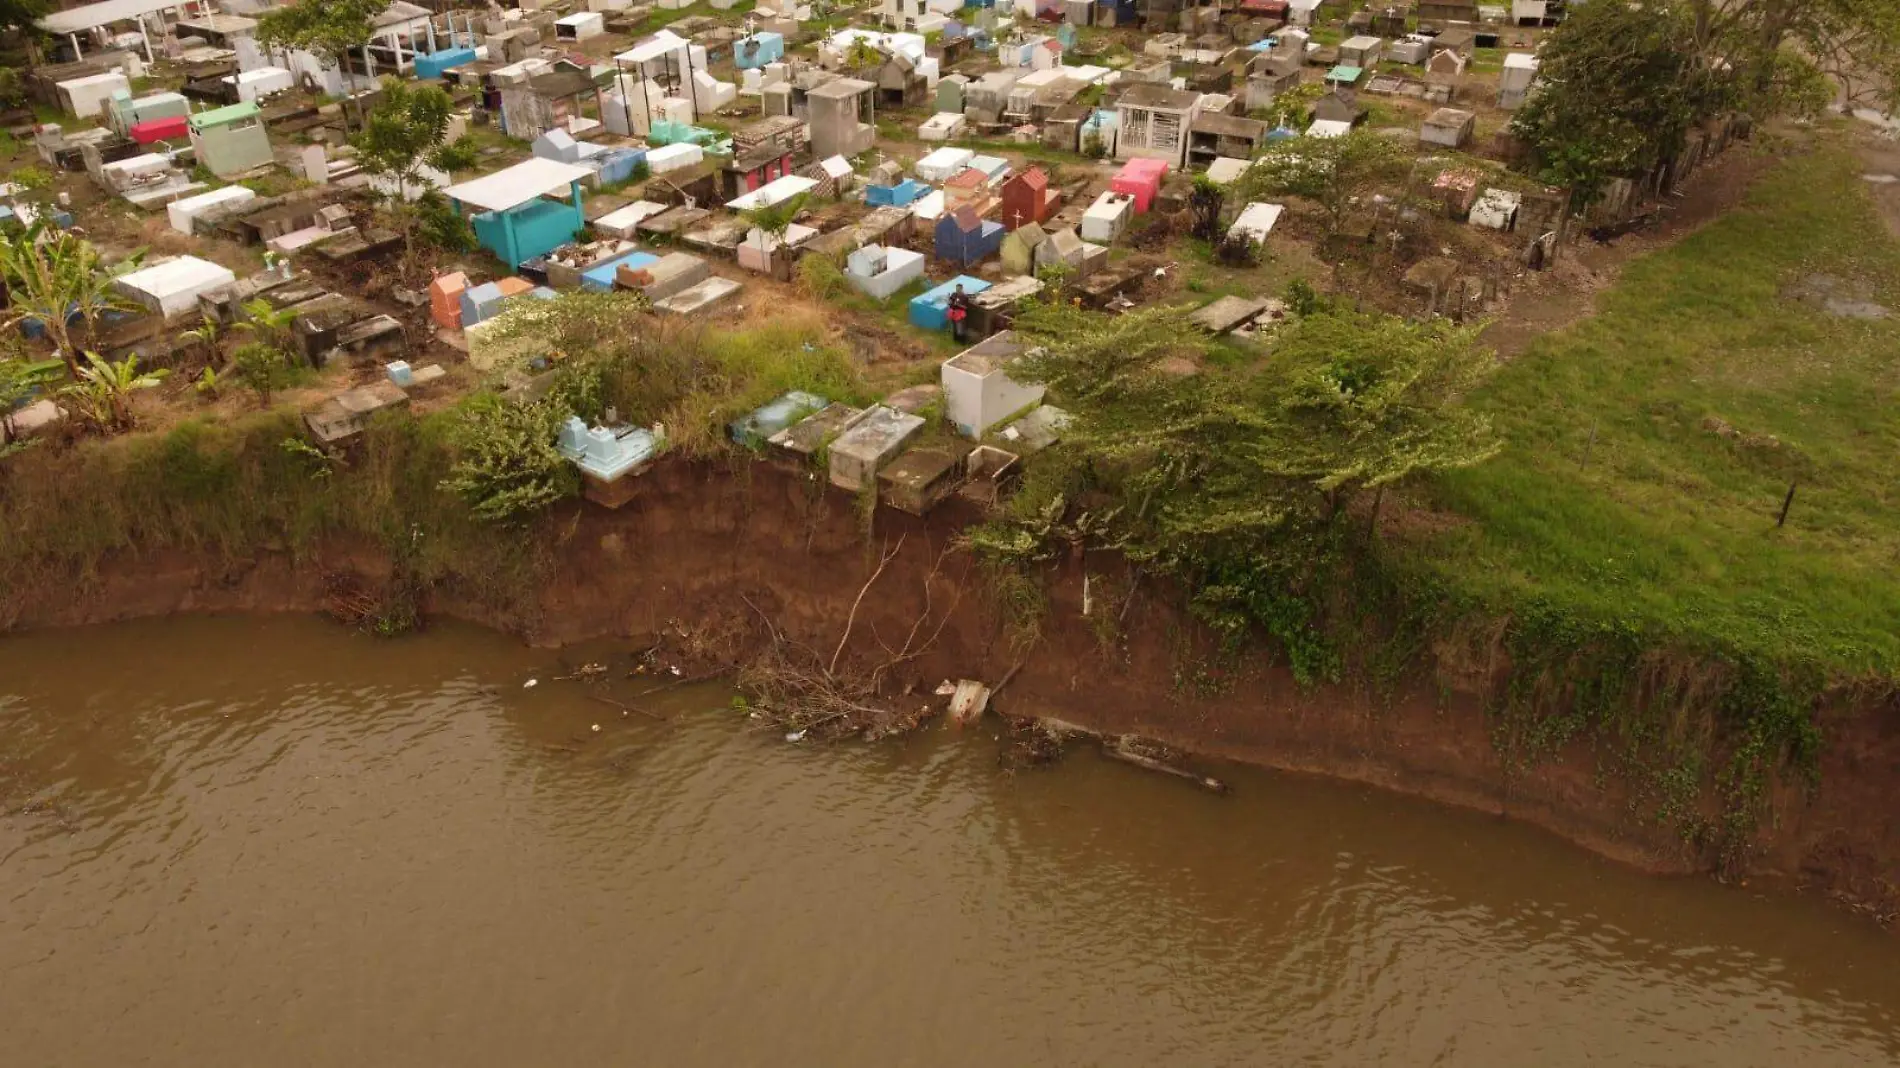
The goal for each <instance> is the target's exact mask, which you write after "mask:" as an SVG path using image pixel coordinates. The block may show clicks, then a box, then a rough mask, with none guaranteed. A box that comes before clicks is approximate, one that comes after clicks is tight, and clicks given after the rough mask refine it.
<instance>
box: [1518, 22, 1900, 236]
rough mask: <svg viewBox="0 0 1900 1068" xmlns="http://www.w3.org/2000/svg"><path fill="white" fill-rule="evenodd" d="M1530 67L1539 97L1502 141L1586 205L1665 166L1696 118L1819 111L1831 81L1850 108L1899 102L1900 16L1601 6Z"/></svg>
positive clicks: (1563, 29)
mask: <svg viewBox="0 0 1900 1068" xmlns="http://www.w3.org/2000/svg"><path fill="white" fill-rule="evenodd" d="M1538 56H1539V67H1538V73H1539V78H1540V81H1541V83H1542V84H1541V86H1540V88H1539V89H1538V91H1537V92H1536V93H1534V94H1533V95H1532V96H1531V98H1530V100H1528V101H1527V102H1526V103H1525V106H1524V107H1523V108H1521V109H1520V110H1519V111H1518V113H1517V115H1516V116H1515V118H1514V119H1513V120H1512V123H1511V130H1512V132H1513V133H1514V134H1515V135H1516V136H1517V137H1519V138H1520V139H1521V140H1523V141H1524V142H1525V144H1526V145H1528V146H1529V147H1530V148H1531V149H1532V151H1533V153H1534V154H1535V157H1536V160H1537V167H1538V172H1537V176H1538V178H1539V179H1540V180H1542V181H1545V182H1549V183H1551V184H1553V185H1562V186H1568V187H1570V188H1572V189H1573V190H1575V191H1576V193H1577V194H1578V197H1579V199H1580V200H1581V201H1582V202H1584V203H1588V202H1589V201H1591V200H1593V199H1595V198H1596V197H1597V196H1599V195H1600V194H1601V192H1602V190H1603V187H1604V185H1605V184H1607V183H1608V182H1609V181H1610V180H1612V179H1615V178H1639V177H1642V176H1644V175H1647V174H1649V173H1651V172H1652V171H1654V170H1655V169H1656V168H1657V167H1658V166H1660V165H1662V164H1663V163H1665V162H1667V161H1668V160H1670V159H1671V158H1673V157H1674V156H1675V155H1676V153H1677V152H1679V151H1680V150H1681V148H1682V147H1683V145H1684V143H1685V142H1686V140H1687V137H1688V134H1689V131H1690V129H1691V128H1692V127H1693V126H1694V125H1695V124H1696V123H1697V122H1700V121H1702V120H1703V119H1706V118H1709V117H1711V116H1715V115H1722V114H1726V113H1731V112H1737V111H1740V112H1746V113H1749V114H1752V115H1755V116H1757V117H1763V118H1765V117H1767V116H1769V115H1774V114H1795V115H1810V114H1813V113H1815V112H1818V111H1819V110H1821V109H1822V108H1824V107H1825V106H1826V105H1827V103H1828V101H1829V100H1831V99H1832V98H1833V96H1834V95H1835V91H1834V87H1833V86H1832V85H1830V84H1829V83H1828V75H1830V74H1831V75H1832V76H1833V77H1834V78H1835V79H1836V80H1837V81H1839V83H1840V85H1841V89H1842V92H1843V94H1844V96H1845V97H1846V98H1847V99H1849V100H1854V99H1862V100H1863V101H1866V100H1871V99H1874V98H1879V99H1882V100H1884V101H1885V102H1886V104H1887V105H1888V106H1893V105H1894V104H1896V103H1900V96H1896V95H1895V94H1896V92H1900V79H1897V78H1896V76H1900V4H1894V3H1892V2H1891V0H1719V2H1718V0H1667V2H1650V3H1642V4H1637V3H1634V2H1632V0H1602V2H1592V3H1590V4H1588V5H1586V6H1583V7H1579V8H1576V9H1573V10H1572V12H1571V14H1570V17H1569V18H1567V19H1566V20H1565V21H1564V22H1563V24H1562V25H1560V26H1559V27H1558V28H1557V31H1556V32H1555V33H1553V34H1552V35H1551V36H1550V37H1549V39H1548V40H1547V41H1546V42H1545V44H1544V47H1543V48H1542V49H1540V50H1539V52H1538ZM1817 64H1819V66H1817ZM1823 69H1825V70H1826V72H1827V73H1826V74H1824V73H1823Z"/></svg>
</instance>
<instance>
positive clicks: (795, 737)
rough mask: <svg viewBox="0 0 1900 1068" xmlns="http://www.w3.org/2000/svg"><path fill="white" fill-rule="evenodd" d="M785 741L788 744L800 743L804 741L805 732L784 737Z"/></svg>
mask: <svg viewBox="0 0 1900 1068" xmlns="http://www.w3.org/2000/svg"><path fill="white" fill-rule="evenodd" d="M785 740H786V741H788V742H802V741H804V740H805V732H804V731H793V732H792V733H790V734H788V735H786V736H785Z"/></svg>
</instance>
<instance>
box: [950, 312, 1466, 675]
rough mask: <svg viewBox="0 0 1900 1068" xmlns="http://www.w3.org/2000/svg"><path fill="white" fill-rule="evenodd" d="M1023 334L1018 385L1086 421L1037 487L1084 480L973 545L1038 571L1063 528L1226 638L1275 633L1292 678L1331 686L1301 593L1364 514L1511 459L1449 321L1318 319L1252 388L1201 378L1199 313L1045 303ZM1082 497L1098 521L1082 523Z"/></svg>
mask: <svg viewBox="0 0 1900 1068" xmlns="http://www.w3.org/2000/svg"><path fill="white" fill-rule="evenodd" d="M1016 329H1017V331H1018V332H1019V334H1020V335H1022V337H1023V338H1024V339H1025V340H1026V341H1027V342H1028V343H1029V344H1030V345H1032V346H1033V347H1032V348H1031V349H1030V351H1029V353H1028V354H1027V355H1026V356H1025V357H1024V359H1023V361H1022V363H1021V364H1020V365H1019V366H1018V368H1017V369H1016V370H1015V371H1013V372H1012V373H1013V374H1015V375H1017V376H1018V377H1020V378H1024V379H1028V380H1033V381H1039V382H1042V383H1044V384H1046V385H1047V386H1048V387H1049V390H1050V393H1051V396H1052V399H1053V401H1054V402H1055V403H1057V404H1059V405H1060V406H1062V407H1063V408H1064V409H1065V410H1067V411H1068V412H1069V413H1070V415H1071V420H1072V421H1071V422H1070V424H1069V426H1068V427H1067V429H1066V430H1065V431H1064V438H1063V443H1062V444H1061V445H1060V446H1059V448H1060V450H1062V455H1064V456H1066V458H1067V459H1068V461H1069V463H1068V465H1067V466H1066V467H1065V466H1063V465H1062V464H1060V463H1059V462H1058V463H1045V464H1039V465H1038V467H1036V468H1032V470H1031V476H1030V477H1031V478H1032V479H1034V478H1041V477H1047V476H1045V475H1041V474H1038V473H1039V472H1048V471H1051V470H1053V471H1057V472H1062V473H1063V474H1059V475H1058V476H1057V477H1059V478H1068V479H1069V481H1068V482H1067V483H1066V484H1064V485H1061V486H1060V487H1058V488H1057V489H1054V490H1051V489H1049V488H1048V487H1046V486H1044V487H1040V489H1038V488H1032V487H1026V488H1025V492H1024V493H1023V494H1022V495H1021V499H1022V500H1023V501H1024V504H1023V505H1022V507H1021V508H1020V509H1019V510H1018V511H1017V513H1016V515H1015V517H1014V520H1013V521H1005V522H1003V523H1000V524H993V525H991V526H989V527H986V528H983V529H981V530H979V531H978V532H977V533H976V534H974V535H973V536H972V541H973V542H974V543H975V544H976V545H977V546H978V547H979V548H981V549H984V550H986V551H989V552H991V553H993V554H996V555H1000V556H1004V557H1017V558H1024V557H1031V558H1033V557H1035V556H1037V555H1039V554H1041V553H1044V552H1046V551H1047V550H1046V548H1045V543H1046V542H1047V540H1048V539H1049V536H1050V535H1051V534H1052V533H1053V532H1054V531H1055V529H1056V528H1058V527H1061V528H1062V529H1063V530H1064V531H1065V532H1066V533H1067V534H1068V536H1070V537H1072V538H1073V537H1089V538H1097V537H1099V538H1101V539H1102V540H1103V541H1104V542H1105V543H1107V544H1111V545H1113V546H1115V547H1117V548H1119V549H1121V550H1122V551H1123V552H1124V553H1126V554H1127V555H1128V556H1129V557H1130V558H1131V559H1133V560H1135V561H1138V562H1140V563H1142V564H1143V565H1144V566H1149V567H1153V568H1155V569H1156V570H1159V571H1163V572H1167V573H1171V574H1174V575H1177V576H1178V577H1180V578H1182V579H1183V580H1184V581H1186V582H1188V583H1189V585H1190V586H1191V587H1193V588H1194V589H1195V590H1196V593H1195V603H1196V607H1197V610H1199V611H1202V612H1203V613H1204V617H1205V618H1207V619H1208V620H1209V621H1210V622H1212V623H1215V624H1216V625H1217V626H1220V627H1223V628H1225V629H1229V630H1230V631H1235V632H1237V631H1238V630H1240V629H1244V628H1245V627H1246V626H1249V625H1252V624H1262V625H1265V626H1266V627H1267V628H1268V630H1269V631H1271V632H1272V633H1274V634H1275V635H1276V636H1277V637H1279V638H1281V639H1282V640H1283V641H1284V642H1286V643H1287V645H1288V648H1289V649H1290V650H1293V651H1294V654H1295V659H1296V661H1299V660H1300V658H1302V657H1305V658H1306V659H1305V660H1304V661H1302V662H1301V663H1303V665H1304V666H1301V665H1300V664H1298V663H1296V671H1302V672H1309V673H1310V672H1321V671H1324V670H1325V668H1324V665H1323V663H1322V660H1323V658H1320V654H1319V649H1320V646H1319V645H1318V644H1317V643H1316V639H1315V638H1314V635H1313V634H1312V632H1311V628H1310V626H1309V620H1310V618H1311V612H1312V604H1311V597H1310V592H1311V591H1310V590H1308V589H1305V588H1304V587H1305V586H1306V584H1308V583H1310V582H1311V581H1312V580H1313V577H1312V572H1313V569H1314V568H1315V566H1316V564H1317V561H1319V560H1320V559H1321V558H1322V557H1323V556H1324V555H1325V554H1324V553H1323V552H1322V551H1319V550H1317V549H1316V546H1317V545H1320V544H1323V543H1328V542H1329V541H1331V540H1333V539H1335V538H1336V536H1337V535H1336V530H1337V525H1338V520H1339V518H1340V517H1341V516H1342V515H1344V514H1345V511H1346V509H1347V507H1348V505H1349V504H1350V503H1351V502H1352V501H1353V499H1354V498H1355V497H1356V496H1357V495H1360V494H1364V493H1366V492H1369V491H1373V492H1376V491H1381V490H1383V488H1385V487H1387V486H1390V485H1393V484H1396V483H1399V482H1402V481H1404V480H1406V479H1408V478H1411V477H1413V476H1416V475H1420V474H1425V473H1429V472H1434V471H1442V470H1446V469H1450V468H1457V467H1465V466H1469V465H1472V464H1476V463H1481V462H1483V461H1484V460H1486V459H1488V458H1490V457H1491V456H1493V455H1495V454H1496V453H1497V451H1498V449H1499V448H1500V442H1499V440H1498V437H1497V434H1496V432H1495V431H1494V430H1493V429H1492V426H1491V424H1490V422H1489V421H1488V420H1487V419H1486V418H1485V417H1484V416H1483V415H1481V414H1479V413H1477V412H1474V411H1472V410H1471V409H1469V408H1467V407H1465V405H1464V400H1465V397H1466V396H1467V394H1468V393H1469V392H1470V391H1471V390H1472V389H1473V388H1474V387H1476V386H1477V385H1478V384H1479V383H1481V382H1482V381H1483V380H1484V379H1485V378H1486V377H1487V376H1488V375H1489V374H1490V373H1491V372H1492V371H1493V370H1494V369H1495V367H1496V357H1495V356H1494V354H1493V353H1492V352H1491V351H1490V350H1488V349H1486V348H1484V347H1482V346H1481V345H1479V344H1478V341H1477V332H1476V330H1475V329H1471V328H1463V327H1456V326H1453V325H1451V324H1449V323H1447V322H1445V321H1443V320H1434V321H1431V322H1426V323H1410V322H1407V321H1405V320H1402V319H1398V318H1394V317H1390V316H1385V315H1379V314H1361V313H1357V312H1350V311H1344V310H1331V309H1325V308H1320V309H1318V310H1315V311H1314V313H1313V314H1310V315H1306V316H1302V317H1300V318H1298V319H1296V320H1294V321H1293V322H1291V323H1289V324H1287V325H1285V326H1283V327H1281V329H1280V332H1279V334H1278V336H1277V337H1276V338H1275V340H1274V343H1273V347H1272V349H1271V351H1270V352H1269V353H1268V354H1267V357H1266V358H1265V360H1264V361H1262V362H1261V363H1260V364H1259V365H1258V366H1256V367H1254V368H1251V369H1247V370H1231V369H1220V368H1212V367H1209V368H1201V367H1199V366H1198V363H1199V357H1201V356H1203V355H1204V354H1205V350H1206V349H1207V348H1208V345H1209V342H1208V341H1207V340H1206V335H1205V334H1203V333H1201V332H1200V331H1199V330H1198V329H1197V328H1196V327H1194V326H1193V324H1191V323H1190V322H1189V321H1188V319H1187V313H1186V311H1185V310H1184V309H1175V308H1150V309H1144V310H1141V311H1136V312H1131V313H1129V314H1125V315H1119V316H1106V315H1101V314H1098V313H1094V312H1087V311H1081V310H1078V309H1075V308H1072V307H1068V306H1064V305H1060V304H1043V305H1037V306H1035V307H1033V308H1031V309H1030V310H1029V311H1027V312H1026V313H1025V314H1024V315H1022V316H1021V317H1019V318H1018V320H1017V322H1016ZM1082 499H1087V500H1089V501H1091V502H1093V503H1091V504H1090V505H1089V507H1088V508H1087V509H1086V510H1081V509H1076V508H1071V507H1070V505H1069V502H1070V501H1071V500H1082ZM1072 512H1073V513H1075V514H1074V515H1070V514H1069V513H1072ZM1065 523H1066V524H1068V525H1067V526H1066V527H1065V526H1064V524H1065ZM1301 650H1304V652H1301Z"/></svg>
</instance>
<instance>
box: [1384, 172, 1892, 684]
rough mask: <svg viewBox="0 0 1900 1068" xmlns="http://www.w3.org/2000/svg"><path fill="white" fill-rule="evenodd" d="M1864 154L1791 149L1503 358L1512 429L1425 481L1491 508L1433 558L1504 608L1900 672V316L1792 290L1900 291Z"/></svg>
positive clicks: (1496, 410)
mask: <svg viewBox="0 0 1900 1068" xmlns="http://www.w3.org/2000/svg"><path fill="white" fill-rule="evenodd" d="M1862 169H1863V168H1861V167H1860V166H1858V165H1857V164H1856V162H1855V161H1854V160H1853V158H1852V157H1851V156H1849V155H1848V154H1847V153H1845V152H1843V151H1840V150H1837V149H1832V148H1823V149H1820V150H1817V151H1816V152H1814V153H1812V154H1806V155H1795V156H1793V157H1792V158H1788V159H1786V160H1784V161H1782V162H1781V163H1779V164H1778V165H1777V167H1776V169H1775V170H1773V171H1771V172H1770V173H1769V174H1768V175H1766V176H1765V177H1764V178H1762V179H1761V180H1760V181H1759V182H1758V183H1757V185H1756V187H1755V188H1754V189H1753V190H1752V191H1751V193H1750V195H1749V198H1748V200H1747V202H1746V204H1745V205H1744V206H1743V207H1741V208H1739V209H1738V210H1736V211H1734V212H1732V213H1730V214H1729V215H1727V216H1725V217H1723V218H1721V219H1720V220H1718V221H1717V222H1715V223H1713V224H1711V225H1709V226H1707V227H1705V228H1704V229H1702V230H1700V231H1699V232H1697V233H1695V234H1694V235H1693V236H1691V237H1689V238H1687V239H1686V240H1684V241H1682V242H1681V243H1679V244H1678V245H1676V246H1674V247H1671V248H1669V249H1667V250H1665V251H1662V252H1660V253H1656V254H1653V255H1650V256H1647V257H1645V258H1643V259H1640V260H1638V261H1636V262H1634V263H1632V264H1630V265H1629V267H1628V268H1627V269H1626V271H1625V272H1624V274H1623V276H1622V278H1621V280H1620V281H1619V282H1618V284H1617V285H1616V286H1615V287H1614V288H1613V289H1611V290H1610V291H1608V292H1606V293H1604V294H1602V295H1601V298H1600V300H1599V301H1598V310H1597V314H1595V315H1594V316H1593V317H1591V318H1590V319H1588V320H1586V321H1584V322H1582V323H1580V324H1578V325H1576V326H1574V327H1572V328H1570V329H1568V330H1565V331H1563V332H1561V333H1557V334H1553V335H1550V336H1548V337H1545V338H1543V339H1541V340H1540V341H1539V342H1538V343H1537V344H1536V345H1535V346H1534V347H1533V348H1532V349H1531V350H1530V351H1529V352H1528V353H1526V354H1525V355H1524V356H1522V357H1520V358H1519V359H1517V360H1516V361H1514V362H1513V363H1512V364H1511V365H1509V366H1508V367H1506V368H1505V369H1504V370H1503V371H1501V372H1500V373H1499V374H1498V376H1497V377H1496V379H1495V380H1494V381H1493V382H1492V383H1491V384H1490V385H1489V386H1487V389H1486V392H1485V394H1484V395H1483V396H1482V397H1481V398H1480V401H1479V403H1480V404H1481V405H1482V407H1484V408H1485V409H1487V410H1488V411H1489V412H1490V413H1491V414H1492V417H1493V418H1494V420H1495V421H1496V423H1497V425H1498V426H1499V428H1500V429H1501V430H1502V431H1503V433H1504V435H1505V437H1506V439H1507V442H1508V445H1507V449H1506V451H1505V453H1504V454H1503V455H1502V456H1500V457H1499V458H1498V459H1496V460H1494V461H1493V462H1491V463H1489V464H1486V465H1484V466H1482V467H1479V468H1476V469H1473V470H1470V471H1464V472H1458V473H1456V475H1455V477H1451V478H1448V479H1446V480H1444V481H1443V483H1442V484H1441V485H1439V486H1438V487H1437V488H1436V489H1435V490H1434V491H1433V492H1434V493H1435V495H1436V497H1437V502H1436V503H1438V504H1439V505H1440V506H1441V507H1444V508H1446V509H1448V510H1450V511H1453V512H1455V513H1458V514H1461V515H1463V516H1466V517H1469V518H1470V519H1472V520H1474V521H1475V522H1472V523H1469V524H1460V525H1458V526H1457V527H1456V528H1455V529H1453V530H1451V531H1450V532H1447V533H1442V534H1437V535H1433V536H1431V537H1430V538H1429V539H1428V540H1427V544H1426V548H1427V550H1428V551H1426V552H1423V553H1420V554H1419V556H1420V558H1421V559H1425V560H1428V561H1429V564H1428V566H1431V567H1434V568H1437V569H1439V570H1441V571H1442V573H1443V574H1444V575H1445V576H1446V577H1447V578H1449V579H1450V581H1451V582H1452V583H1453V584H1454V585H1455V586H1456V587H1458V588H1460V589H1462V590H1465V591H1467V592H1470V593H1473V594H1476V595H1478V596H1479V597H1481V598H1483V599H1485V600H1486V601H1487V602H1489V603H1491V604H1493V605H1498V606H1502V607H1504V608H1506V609H1507V610H1508V608H1509V606H1510V605H1511V604H1513V603H1522V601H1523V599H1524V598H1525V597H1526V596H1530V597H1541V598H1543V599H1545V600H1546V601H1548V602H1549V603H1552V604H1554V605H1557V606H1561V607H1565V608H1569V609H1572V610H1575V611H1577V612H1579V613H1581V614H1583V615H1586V616H1588V617H1591V618H1596V619H1599V620H1615V621H1619V622H1624V623H1628V624H1631V625H1635V626H1640V627H1650V628H1661V629H1662V630H1664V631H1665V632H1666V633H1672V634H1675V635H1677V636H1679V637H1681V638H1684V639H1686V640H1689V641H1691V642H1695V641H1707V640H1714V641H1717V642H1720V643H1722V644H1725V645H1726V644H1734V645H1738V646H1740V647H1742V648H1744V649H1748V650H1753V651H1757V652H1765V653H1769V654H1772V655H1776V656H1779V657H1787V656H1800V657H1812V658H1815V659H1816V660H1818V661H1819V662H1821V663H1822V664H1824V665H1826V666H1827V667H1829V668H1832V669H1835V670H1837V671H1842V672H1845V673H1853V674H1859V673H1863V672H1879V673H1882V674H1892V673H1894V672H1895V671H1896V670H1900V484H1897V483H1896V479H1900V406H1896V403H1895V401H1896V397H1895V392H1896V386H1900V318H1896V319H1889V320H1887V321H1885V322H1868V321H1862V320H1855V319H1848V318H1841V317H1836V316H1833V315H1829V314H1826V313H1824V312H1823V311H1821V310H1820V309H1819V308H1817V307H1815V306H1813V305H1811V304H1808V303H1802V302H1800V301H1798V300H1797V299H1795V298H1794V297H1793V296H1790V295H1788V294H1789V290H1790V289H1791V288H1792V287H1795V286H1797V285H1799V284H1801V283H1802V281H1803V280H1804V279H1808V278H1811V277H1812V276H1814V275H1828V276H1832V277H1833V278H1837V279H1841V280H1844V283H1843V284H1845V285H1847V286H1848V287H1849V288H1850V289H1852V290H1854V292H1853V294H1852V295H1854V296H1857V297H1862V298H1865V299H1870V300H1874V301H1877V302H1879V303H1882V304H1885V305H1887V306H1889V307H1892V308H1895V309H1900V244H1896V242H1895V241H1893V240H1892V239H1890V237H1889V236H1888V234H1887V231H1886V230H1885V229H1884V228H1883V227H1882V225H1881V223H1880V221H1879V220H1878V218H1877V217H1876V216H1875V213H1874V211H1873V208H1872V205H1871V204H1870V202H1869V200H1868V197H1867V194H1866V191H1865V189H1864V184H1865V183H1864V182H1863V181H1862V179H1861V177H1860V173H1861V170H1862ZM1593 437H1594V443H1592V438H1593ZM1586 455H1587V458H1588V463H1587V466H1585V465H1584V463H1585V458H1586ZM1580 468H1581V469H1580ZM1791 482H1792V483H1797V484H1798V489H1797V492H1796V497H1795V500H1794V505H1793V509H1792V511H1791V512H1790V513H1789V516H1788V521H1787V525H1786V527H1785V528H1782V529H1777V528H1776V526H1775V517H1776V513H1777V512H1778V511H1779V509H1780V507H1781V504H1782V498H1783V496H1784V495H1785V494H1786V493H1787V491H1788V487H1789V485H1790V483H1791Z"/></svg>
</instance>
